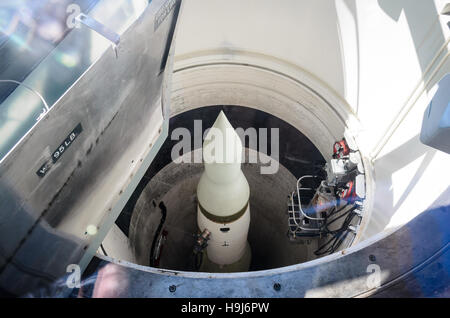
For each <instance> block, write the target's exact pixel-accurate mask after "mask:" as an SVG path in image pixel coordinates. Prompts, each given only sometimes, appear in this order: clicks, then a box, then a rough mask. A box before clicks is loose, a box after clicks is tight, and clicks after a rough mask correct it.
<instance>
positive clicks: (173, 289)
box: [169, 285, 177, 293]
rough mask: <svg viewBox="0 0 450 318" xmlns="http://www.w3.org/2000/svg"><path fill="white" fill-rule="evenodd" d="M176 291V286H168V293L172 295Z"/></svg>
mask: <svg viewBox="0 0 450 318" xmlns="http://www.w3.org/2000/svg"><path fill="white" fill-rule="evenodd" d="M176 290H177V286H175V285H170V286H169V291H170V292H171V293H174V292H175V291H176Z"/></svg>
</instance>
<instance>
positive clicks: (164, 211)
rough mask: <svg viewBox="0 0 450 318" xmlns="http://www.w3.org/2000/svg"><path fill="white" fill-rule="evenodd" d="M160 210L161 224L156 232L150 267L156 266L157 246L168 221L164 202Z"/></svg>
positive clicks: (151, 250)
mask: <svg viewBox="0 0 450 318" xmlns="http://www.w3.org/2000/svg"><path fill="white" fill-rule="evenodd" d="M159 209H160V210H161V221H160V222H159V225H158V229H157V230H156V233H155V236H154V237H153V242H152V248H151V249H150V266H155V259H154V255H153V254H154V253H155V245H156V242H157V241H158V238H159V235H160V234H161V230H162V228H163V226H164V222H165V221H166V215H167V208H166V206H165V205H164V202H163V201H161V202H160V203H159Z"/></svg>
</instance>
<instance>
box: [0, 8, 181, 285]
mask: <svg viewBox="0 0 450 318" xmlns="http://www.w3.org/2000/svg"><path fill="white" fill-rule="evenodd" d="M105 3H106V2H105ZM168 3H174V5H172V6H171V9H170V11H168V12H167V13H166V16H165V18H164V19H163V20H162V21H161V19H160V18H158V19H157V18H156V17H157V16H158V12H160V10H161V8H163V7H166V6H167V4H168ZM180 5H181V1H180V0H177V1H173V0H168V1H166V0H154V1H152V2H151V3H149V5H148V6H147V7H146V8H145V10H144V11H143V13H142V14H141V15H140V16H139V17H136V20H135V21H134V22H133V23H132V24H130V25H129V26H128V28H127V29H125V30H121V31H120V30H117V28H114V27H111V26H110V25H107V24H106V23H105V25H107V26H108V27H111V28H112V29H113V30H115V32H118V34H120V44H119V45H118V46H117V55H116V53H115V52H114V51H113V50H112V49H107V50H105V51H104V52H103V54H102V55H101V57H100V58H99V59H97V60H96V61H95V63H93V64H92V65H90V66H89V68H88V69H87V70H86V72H84V73H83V74H82V75H81V76H80V77H79V78H78V79H77V80H76V82H75V83H74V84H73V85H72V86H71V87H70V88H69V89H68V90H66V91H65V93H64V94H63V95H62V96H61V97H60V98H59V99H58V100H57V102H56V103H54V104H53V106H52V107H51V109H50V111H49V112H47V113H46V114H45V116H44V117H43V118H42V119H41V120H40V121H39V122H38V124H37V125H35V126H34V127H33V128H32V130H31V131H30V132H29V133H28V134H27V135H26V136H25V137H24V138H23V139H22V140H21V142H20V143H19V144H18V145H16V147H15V148H14V150H13V151H12V152H11V153H10V154H9V155H8V156H7V157H6V158H5V159H4V160H3V162H2V163H1V165H0V187H1V189H2V190H3V189H6V190H5V191H1V192H0V193H1V194H0V195H1V196H2V197H1V201H0V251H1V255H2V257H1V258H0V260H1V259H3V264H2V263H1V262H0V266H1V267H0V288H2V289H4V290H6V291H8V292H10V293H15V294H23V293H24V292H26V291H28V290H30V289H33V288H36V287H37V286H39V284H40V283H41V282H42V281H48V280H51V279H54V278H56V277H58V276H61V275H62V274H64V273H65V270H66V266H67V265H68V264H70V263H78V262H80V260H81V259H82V258H83V255H85V257H84V261H83V262H84V264H85V263H86V262H87V261H88V260H89V259H90V257H92V255H93V253H92V250H94V251H95V250H96V249H97V248H98V245H99V244H100V242H101V241H102V239H103V237H104V235H106V233H107V230H108V228H109V226H110V225H111V224H112V223H113V222H114V220H115V218H116V217H117V215H118V213H119V212H120V210H121V206H123V205H124V204H125V202H126V201H127V199H128V197H129V195H131V193H132V190H134V188H133V187H135V185H136V184H137V181H136V178H138V179H140V178H139V175H140V174H142V170H144V171H145V169H146V167H145V165H149V164H150V162H151V160H152V159H153V157H154V155H155V153H156V152H157V151H158V147H159V146H160V145H161V144H162V141H163V140H164V139H165V138H166V136H167V120H168V118H167V117H166V118H164V112H163V110H164V109H167V107H168V105H167V104H168V100H167V98H166V96H168V95H169V94H167V93H163V92H162V90H163V88H164V89H166V88H167V87H168V84H167V83H168V82H169V81H170V74H166V72H165V70H166V69H168V68H170V67H171V66H170V65H169V64H170V60H171V55H170V54H169V53H170V50H169V49H170V48H171V43H172V38H173V35H174V30H175V26H176V21H177V16H178V11H179V9H180ZM103 20H105V19H103ZM106 20H107V19H106ZM101 22H102V23H104V21H101ZM156 24H158V27H155V26H156ZM82 30H83V28H81V29H80V30H76V29H75V30H73V31H72V32H78V31H79V32H83V31H82ZM90 32H92V31H90ZM99 36H100V35H99ZM91 44H93V43H91ZM168 61H169V62H168ZM53 80H55V79H53ZM163 95H164V96H163ZM80 125H81V126H80ZM77 127H78V128H77ZM80 127H81V129H80ZM75 132H76V133H75ZM61 147H63V148H64V149H63V148H61ZM57 153H58V155H57V156H56V158H55V155H56V154H57ZM43 167H44V168H45V169H42V168H43ZM39 171H44V172H43V173H41V174H39V173H38V172H39ZM89 226H91V228H92V227H94V228H95V229H96V233H88V232H89V231H87V228H88V227H89ZM86 251H88V252H89V253H88V255H86Z"/></svg>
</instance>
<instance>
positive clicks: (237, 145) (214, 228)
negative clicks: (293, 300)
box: [197, 112, 251, 272]
mask: <svg viewBox="0 0 450 318" xmlns="http://www.w3.org/2000/svg"><path fill="white" fill-rule="evenodd" d="M241 156H242V142H241V140H240V138H239V136H238V134H237V133H236V131H235V130H234V128H233V127H232V126H231V124H230V122H229V121H228V119H227V118H226V116H225V114H224V113H223V112H220V114H219V116H218V117H217V119H216V121H215V123H214V125H213V126H212V127H211V128H210V130H209V132H208V134H207V135H206V137H205V142H204V143H203V160H204V165H205V171H204V172H203V174H202V176H201V178H200V181H199V184H198V187H197V198H198V209H197V224H198V227H199V229H200V232H203V231H204V230H205V229H207V230H208V231H209V232H210V233H211V234H210V237H209V241H208V246H207V247H206V252H205V253H204V256H203V258H202V263H201V265H200V271H204V272H240V271H248V269H249V266H250V260H251V250H250V246H249V244H248V242H247V235H248V229H249V225H250V206H249V198H250V187H249V185H248V182H247V179H246V178H245V176H244V174H243V173H242V170H241Z"/></svg>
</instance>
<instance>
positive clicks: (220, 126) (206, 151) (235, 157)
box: [203, 111, 242, 164]
mask: <svg viewBox="0 0 450 318" xmlns="http://www.w3.org/2000/svg"><path fill="white" fill-rule="evenodd" d="M241 156H242V142H241V139H240V138H239V135H238V134H237V133H236V131H235V130H234V128H233V126H232V125H231V123H230V122H229V121H228V118H227V116H225V114H224V112H223V111H221V112H220V113H219V116H217V119H216V121H215V122H214V124H213V126H212V127H211V128H210V129H209V131H208V134H207V135H206V137H205V142H204V143H203V160H204V161H205V164H216V163H218V164H223V163H226V164H240V163H241V161H242V160H241Z"/></svg>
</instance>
